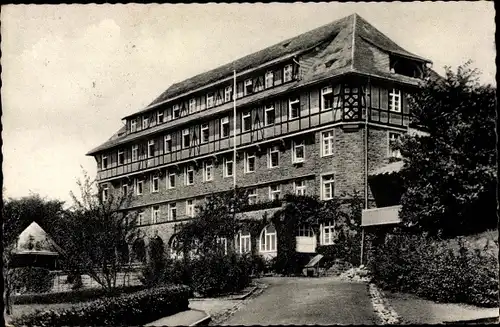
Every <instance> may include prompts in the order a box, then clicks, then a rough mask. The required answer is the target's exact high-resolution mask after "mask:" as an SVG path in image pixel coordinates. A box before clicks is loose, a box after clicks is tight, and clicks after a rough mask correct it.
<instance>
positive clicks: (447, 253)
mask: <svg viewBox="0 0 500 327" xmlns="http://www.w3.org/2000/svg"><path fill="white" fill-rule="evenodd" d="M373 253H374V255H373V257H372V258H370V260H369V266H370V268H371V271H372V273H373V277H374V280H375V281H376V282H377V283H378V284H379V285H380V286H381V287H383V288H385V289H390V290H393V291H401V292H408V293H413V294H416V295H418V296H421V297H424V298H427V299H430V300H435V301H439V302H452V303H453V302H456V303H468V304H473V305H478V306H483V307H496V306H498V304H499V303H498V262H497V260H496V258H495V256H494V255H493V254H492V253H490V252H486V251H481V250H479V249H474V250H472V249H470V248H469V247H468V246H467V244H466V243H465V242H464V241H463V240H461V239H459V241H458V245H457V246H456V247H455V248H454V247H451V246H450V243H449V242H443V241H437V240H435V239H431V238H429V237H427V236H425V235H424V236H417V235H407V234H396V235H389V236H388V237H387V238H386V242H385V243H383V244H380V245H378V246H377V248H376V249H375V251H374V252H373Z"/></svg>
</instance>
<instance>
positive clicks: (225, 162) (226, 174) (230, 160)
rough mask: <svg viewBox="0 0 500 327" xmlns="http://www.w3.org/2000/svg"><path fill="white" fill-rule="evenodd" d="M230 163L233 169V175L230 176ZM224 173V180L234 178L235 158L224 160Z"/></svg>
mask: <svg viewBox="0 0 500 327" xmlns="http://www.w3.org/2000/svg"><path fill="white" fill-rule="evenodd" d="M228 163H231V167H232V170H231V175H229V174H228V172H229V171H228V169H227V164H228ZM223 173H224V178H226V177H233V175H234V160H233V158H231V159H228V158H224V165H223Z"/></svg>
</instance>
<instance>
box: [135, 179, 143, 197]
mask: <svg viewBox="0 0 500 327" xmlns="http://www.w3.org/2000/svg"><path fill="white" fill-rule="evenodd" d="M139 185H140V187H139ZM135 186H136V194H137V195H143V194H144V180H142V179H139V178H137V179H136V180H135ZM139 190H140V192H139Z"/></svg>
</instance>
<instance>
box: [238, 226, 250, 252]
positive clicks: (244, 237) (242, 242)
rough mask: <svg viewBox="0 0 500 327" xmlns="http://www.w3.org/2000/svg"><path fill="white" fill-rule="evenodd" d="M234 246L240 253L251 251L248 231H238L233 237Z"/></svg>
mask: <svg viewBox="0 0 500 327" xmlns="http://www.w3.org/2000/svg"><path fill="white" fill-rule="evenodd" d="M234 247H235V249H236V252H238V253H240V254H243V253H250V252H252V242H251V236H250V232H248V231H246V230H242V231H239V232H238V234H236V236H235V237H234Z"/></svg>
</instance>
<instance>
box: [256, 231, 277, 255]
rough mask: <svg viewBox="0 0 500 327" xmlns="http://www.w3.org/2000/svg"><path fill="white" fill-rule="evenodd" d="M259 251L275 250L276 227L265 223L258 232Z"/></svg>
mask: <svg viewBox="0 0 500 327" xmlns="http://www.w3.org/2000/svg"><path fill="white" fill-rule="evenodd" d="M259 250H260V252H275V251H276V228H274V226H273V225H267V226H266V227H265V228H264V229H263V230H262V232H261V233H260V248H259Z"/></svg>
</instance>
